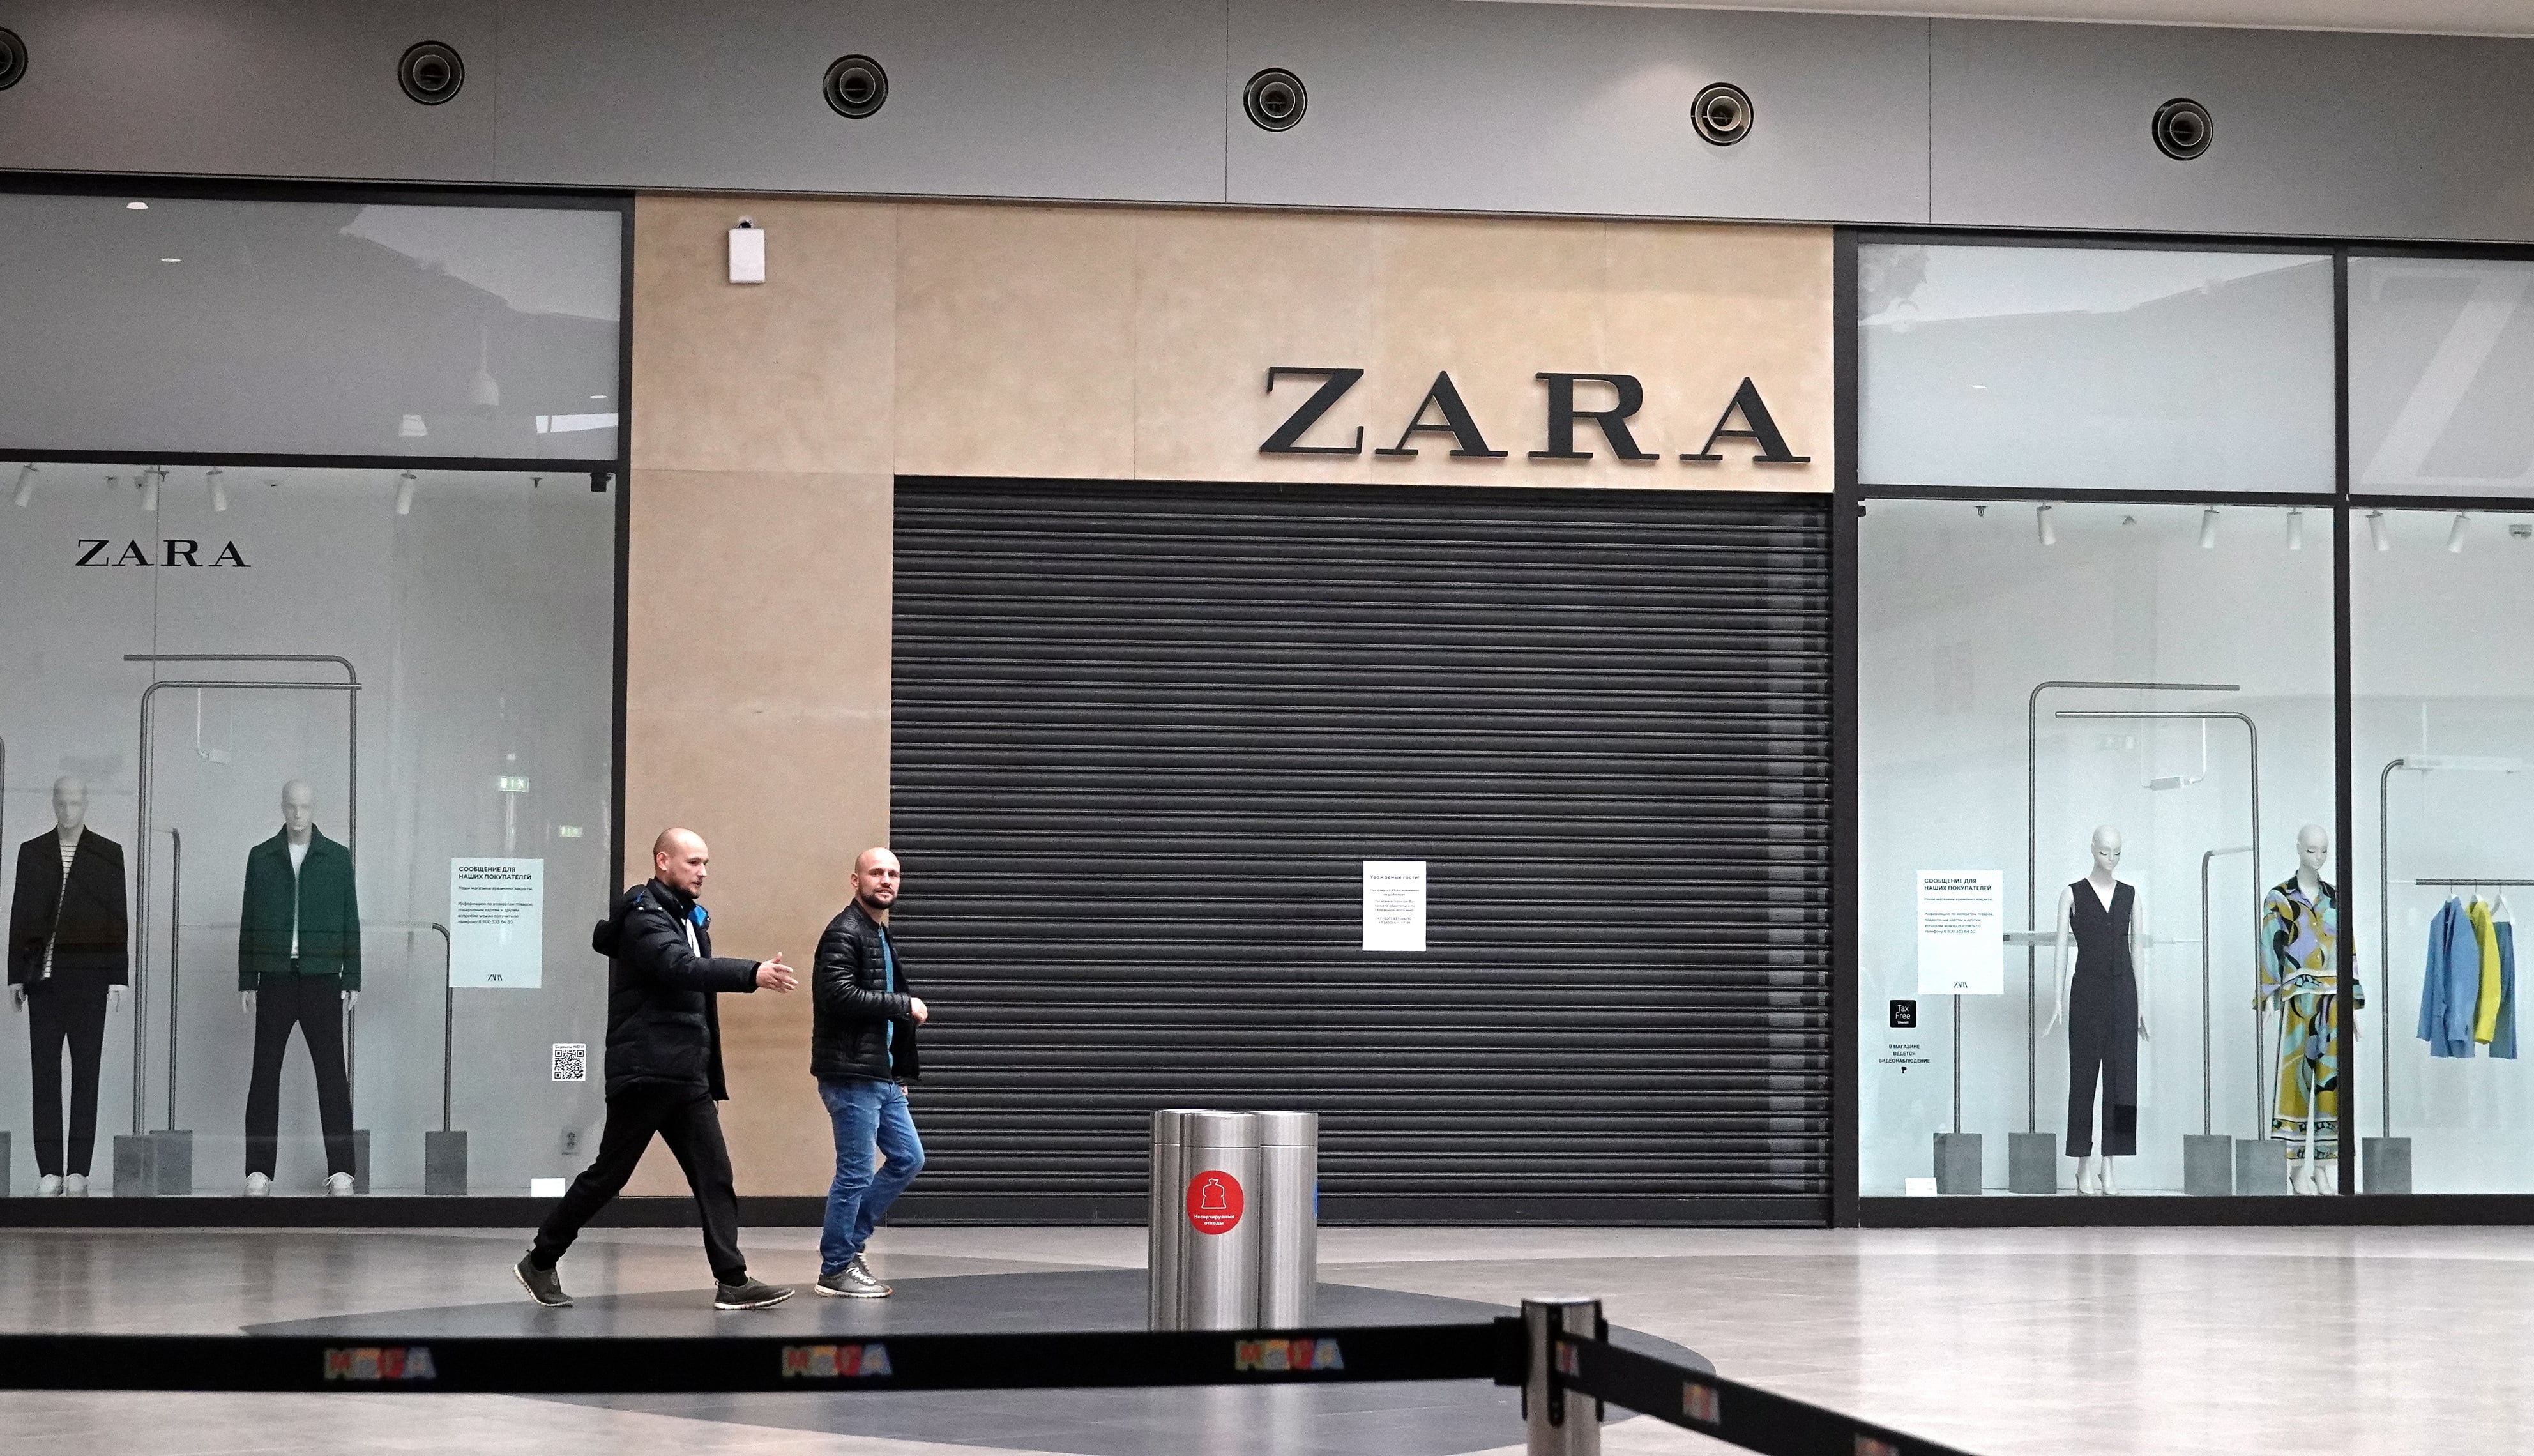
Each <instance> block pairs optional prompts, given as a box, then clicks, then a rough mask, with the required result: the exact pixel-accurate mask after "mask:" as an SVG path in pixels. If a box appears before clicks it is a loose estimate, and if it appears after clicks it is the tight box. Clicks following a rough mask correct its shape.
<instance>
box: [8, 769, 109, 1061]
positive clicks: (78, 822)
mask: <svg viewBox="0 0 2534 1456" xmlns="http://www.w3.org/2000/svg"><path fill="white" fill-rule="evenodd" d="M53 824H54V828H55V830H56V831H57V832H58V833H59V834H60V835H61V838H62V842H63V843H64V844H68V845H74V846H76V845H77V844H78V843H79V837H80V833H81V831H82V830H85V829H86V828H87V827H88V785H87V784H85V783H83V782H81V781H80V780H79V779H76V778H72V777H69V776H67V775H65V776H63V777H61V778H58V779H55V780H54V781H53ZM106 1001H107V1003H108V1004H110V1005H111V1006H113V1007H114V1009H116V1010H118V1011H119V1010H122V1009H123V988H122V987H120V986H111V987H108V988H106ZM9 1007H10V1009H11V1010H15V1011H23V1010H25V1009H27V988H26V987H24V986H12V987H10V988H9Z"/></svg>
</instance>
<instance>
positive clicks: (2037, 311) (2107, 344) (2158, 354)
mask: <svg viewBox="0 0 2534 1456" xmlns="http://www.w3.org/2000/svg"><path fill="white" fill-rule="evenodd" d="M2331 272H2332V261H2331V259H2330V258H2328V257H2327V256H2323V255H2320V254H2299V253H2238V252H2224V253H2217V252H2205V253H2203V252H2183V251H2178V250H2151V249H2120V248H2084V247H2072V248H2033V247H1960V246H1949V245H1941V244H1919V243H1871V244H1866V245H1863V246H1861V247H1859V248H1858V249H1857V275H1858V277H1857V282H1858V299H1859V307H1860V310H1861V312H1862V315H1863V317H1862V318H1861V320H1860V321H1859V325H1858V330H1857V334H1858V376H1859V377H1858V412H1859V416H1860V437H1859V471H1858V475H1859V478H1860V479H1862V480H1863V481H1864V482H1865V483H1866V484H1868V485H1923V486H2003V487H2015V488H2021V489H2035V490H2061V489H2065V490H2077V489H2105V490H2124V489H2126V490H2206V491H2224V490H2252V491H2327V490H2330V489H2331V488H2332V480H2333V473H2332V472H2333V465H2332V429H2333V425H2332V418H2333V404H2332V297H2331V291H2332V290H2331Z"/></svg>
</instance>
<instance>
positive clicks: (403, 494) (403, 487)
mask: <svg viewBox="0 0 2534 1456" xmlns="http://www.w3.org/2000/svg"><path fill="white" fill-rule="evenodd" d="M413 486H414V480H413V472H412V471H411V470H407V471H406V472H404V473H403V474H402V475H399V476H397V477H396V515H398V516H411V515H412V514H413Z"/></svg>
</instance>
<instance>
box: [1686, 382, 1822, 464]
mask: <svg viewBox="0 0 2534 1456" xmlns="http://www.w3.org/2000/svg"><path fill="white" fill-rule="evenodd" d="M1737 409H1738V410H1740V411H1741V412H1742V423H1743V424H1744V425H1745V426H1747V428H1745V429H1740V430H1728V429H1726V428H1724V422H1725V421H1726V420H1729V419H1731V418H1733V412H1734V411H1735V410H1737ZM1719 440H1748V441H1751V442H1752V443H1754V444H1756V445H1758V446H1759V447H1760V453H1759V454H1758V455H1753V456H1751V463H1753V464H1755V465H1806V464H1810V463H1812V458H1813V457H1812V456H1811V455H1788V454H1786V437H1785V436H1783V435H1780V434H1779V433H1778V422H1777V421H1776V420H1773V419H1771V418H1769V406H1768V405H1766V404H1763V403H1761V402H1760V387H1759V386H1757V385H1755V384H1753V383H1751V381H1749V380H1747V379H1746V380H1744V381H1742V388H1740V389H1738V390H1735V391H1734V392H1733V402H1732V403H1730V404H1727V405H1725V406H1724V412H1723V413H1722V414H1719V415H1718V416H1717V417H1716V428H1715V429H1714V430H1713V431H1711V432H1710V433H1709V434H1708V437H1707V443H1706V444H1705V445H1702V446H1700V447H1699V448H1698V452H1699V453H1698V454H1696V455H1682V456H1681V458H1682V459H1684V460H1707V461H1715V460H1720V459H1722V458H1724V456H1722V455H1714V454H1711V453H1710V452H1713V451H1714V450H1715V449H1716V442H1717V441H1719Z"/></svg>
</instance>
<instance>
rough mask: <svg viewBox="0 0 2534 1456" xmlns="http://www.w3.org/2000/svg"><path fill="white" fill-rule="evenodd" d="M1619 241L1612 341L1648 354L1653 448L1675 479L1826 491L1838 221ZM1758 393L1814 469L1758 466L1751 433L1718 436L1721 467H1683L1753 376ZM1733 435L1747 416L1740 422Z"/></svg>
mask: <svg viewBox="0 0 2534 1456" xmlns="http://www.w3.org/2000/svg"><path fill="white" fill-rule="evenodd" d="M1607 237H1608V239H1609V258H1610V270H1609V285H1608V292H1607V294H1606V298H1607V302H1608V308H1609V320H1610V325H1609V327H1610V348H1611V352H1612V355H1613V357H1616V358H1640V359H1644V358H1651V359H1658V360H1660V361H1661V362H1660V364H1659V365H1648V366H1647V367H1646V368H1645V369H1644V370H1643V371H1641V372H1640V374H1639V377H1640V378H1642V379H1643V380H1644V381H1645V384H1646V407H1645V416H1646V418H1647V419H1649V420H1654V421H1659V422H1660V424H1661V428H1660V430H1659V431H1657V430H1653V429H1649V430H1648V431H1646V432H1645V434H1646V438H1647V439H1648V440H1649V441H1653V442H1659V444H1652V443H1650V444H1649V445H1648V446H1647V447H1646V448H1647V449H1649V450H1653V449H1663V451H1664V453H1665V455H1669V456H1672V457H1674V458H1673V461H1672V462H1671V463H1668V464H1666V465H1664V466H1663V468H1662V473H1663V474H1664V476H1665V477H1667V478H1669V479H1672V480H1675V481H1679V482H1682V483H1685V484H1691V485H1703V486H1713V487H1735V488H1744V489H1755V490H1824V491H1826V490H1829V489H1830V488H1831V482H1832V480H1833V479H1834V478H1835V476H1836V460H1835V456H1836V455H1838V448H1837V421H1838V413H1837V409H1836V406H1835V402H1834V399H1833V367H1832V360H1831V346H1832V343H1833V334H1834V332H1835V330H1836V327H1837V326H1836V323H1835V321H1834V319H1833V317H1832V308H1831V290H1830V280H1831V234H1830V229H1828V228H1787V227H1687V226H1659V227H1630V226H1625V225H1621V224H1615V223H1614V224H1612V225H1611V226H1610V227H1609V228H1608V229H1607ZM1746 377H1747V378H1748V379H1750V380H1751V381H1752V382H1753V383H1754V384H1755V385H1756V386H1758V388H1759V391H1760V395H1761V398H1762V399H1763V400H1765V401H1766V402H1767V404H1768V406H1769V413H1770V416H1771V417H1772V418H1773V419H1775V420H1776V421H1777V425H1778V429H1779V431H1780V433H1781V434H1783V435H1784V436H1785V440H1786V448H1787V450H1788V451H1790V452H1792V453H1793V454H1795V455H1810V456H1812V463H1811V464H1809V465H1754V464H1752V463H1751V456H1752V455H1753V454H1754V447H1753V446H1752V443H1751V442H1750V441H1748V440H1719V441H1718V442H1717V447H1716V453H1717V454H1718V455H1723V456H1724V459H1723V460H1722V461H1721V462H1719V463H1717V464H1712V465H1710V464H1694V465H1685V464H1681V463H1678V461H1677V457H1678V456H1680V455H1686V454H1688V453H1690V452H1692V451H1696V450H1697V449H1698V448H1699V447H1700V446H1701V445H1702V444H1704V443H1705V442H1706V439H1707V434H1708V432H1709V431H1710V430H1713V429H1715V428H1716V423H1717V420H1718V418H1719V416H1721V415H1722V414H1723V412H1724V406H1725V405H1726V403H1728V402H1729V401H1730V400H1731V399H1732V397H1733V391H1734V389H1735V388H1736V387H1737V386H1739V385H1740V384H1741V383H1742V381H1743V380H1744V379H1745V378H1746ZM1732 426H1733V428H1735V429H1740V428H1742V427H1743V421H1742V420H1741V419H1740V418H1738V417H1737V418H1735V419H1734V420H1733V421H1732Z"/></svg>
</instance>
